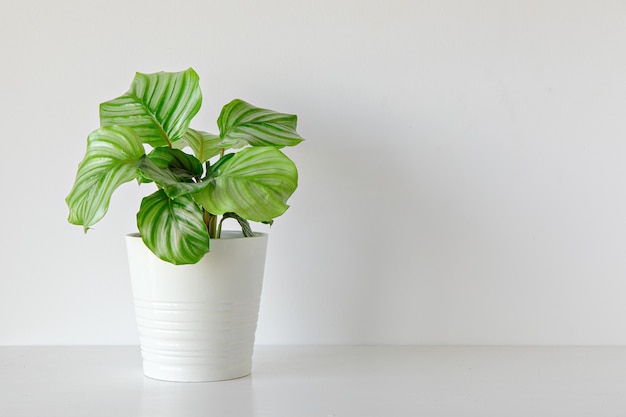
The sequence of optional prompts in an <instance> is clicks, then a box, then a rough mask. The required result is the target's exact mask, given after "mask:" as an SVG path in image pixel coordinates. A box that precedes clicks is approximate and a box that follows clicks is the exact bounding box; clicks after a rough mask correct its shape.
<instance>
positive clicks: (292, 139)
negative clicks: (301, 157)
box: [217, 99, 303, 148]
mask: <svg viewBox="0 0 626 417" xmlns="http://www.w3.org/2000/svg"><path fill="white" fill-rule="evenodd" d="M297 122H298V117H297V116H296V115H292V114H283V113H277V112H275V111H273V110H267V109H261V108H258V107H254V106H253V105H251V104H249V103H246V102H245V101H243V100H238V99H237V100H233V101H231V102H230V103H228V104H227V105H225V106H224V108H223V109H222V112H221V113H220V116H219V118H218V119H217V125H218V127H219V129H220V137H221V138H222V146H223V147H233V148H239V147H242V146H245V145H252V146H273V147H277V148H280V147H283V146H294V145H297V144H298V143H300V142H302V140H303V139H302V137H300V135H298V133H297V132H296V125H297Z"/></svg>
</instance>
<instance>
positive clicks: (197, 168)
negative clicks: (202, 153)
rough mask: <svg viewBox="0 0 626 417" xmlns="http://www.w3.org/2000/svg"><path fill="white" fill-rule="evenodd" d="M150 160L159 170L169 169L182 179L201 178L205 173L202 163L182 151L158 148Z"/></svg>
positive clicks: (152, 153)
mask: <svg viewBox="0 0 626 417" xmlns="http://www.w3.org/2000/svg"><path fill="white" fill-rule="evenodd" d="M148 158H150V160H151V161H152V162H154V163H155V164H156V166H157V167H159V168H168V169H170V170H171V171H172V172H173V173H174V174H176V175H177V176H178V177H180V178H181V179H187V180H189V179H191V178H200V177H201V176H202V173H203V172H204V168H203V167H202V163H201V162H200V161H199V160H198V159H196V158H195V157H194V156H192V155H189V154H186V153H185V152H183V151H181V150H180V149H172V148H168V147H162V148H156V149H154V150H152V152H150V153H149V154H148Z"/></svg>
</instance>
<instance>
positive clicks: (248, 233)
mask: <svg viewBox="0 0 626 417" xmlns="http://www.w3.org/2000/svg"><path fill="white" fill-rule="evenodd" d="M226 219H235V220H237V223H239V226H240V227H241V232H242V233H243V235H244V237H253V236H254V232H253V231H252V227H250V223H248V221H247V220H246V219H244V218H243V217H241V216H240V215H238V214H237V213H224V215H223V216H222V220H220V225H219V228H218V232H217V235H218V236H221V235H222V223H224V220H226Z"/></svg>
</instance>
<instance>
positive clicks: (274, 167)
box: [194, 147, 298, 222]
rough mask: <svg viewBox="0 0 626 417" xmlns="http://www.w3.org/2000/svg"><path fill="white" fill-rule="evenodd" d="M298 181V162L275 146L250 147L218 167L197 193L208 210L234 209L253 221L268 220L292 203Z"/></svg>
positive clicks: (228, 210) (195, 195)
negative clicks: (211, 177)
mask: <svg viewBox="0 0 626 417" xmlns="http://www.w3.org/2000/svg"><path fill="white" fill-rule="evenodd" d="M297 185H298V171H297V170H296V166H295V164H294V163H293V162H292V161H291V160H290V159H289V158H287V156H285V155H284V154H283V153H282V152H281V151H279V150H278V149H276V148H267V147H262V148H247V149H244V150H242V151H241V152H238V153H236V154H235V155H234V156H233V157H232V158H230V159H229V160H228V161H226V162H224V163H223V164H222V165H221V166H220V169H219V172H218V175H217V176H216V177H215V178H214V179H213V181H211V182H210V183H209V184H208V186H207V187H205V188H204V189H203V190H202V191H200V192H198V193H196V194H194V197H195V199H196V201H198V202H199V203H200V204H201V205H202V206H203V207H204V208H205V209H206V210H207V211H208V212H210V213H213V214H224V213H228V212H235V213H237V214H238V215H240V216H241V217H243V218H245V219H248V220H252V221H261V222H262V221H268V220H271V219H273V218H275V217H278V216H280V215H281V214H283V213H284V212H285V210H287V208H288V207H289V206H288V205H287V204H286V201H287V199H288V198H289V197H290V196H291V194H293V192H294V191H295V189H296V187H297Z"/></svg>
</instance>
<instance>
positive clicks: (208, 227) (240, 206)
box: [66, 68, 302, 264]
mask: <svg viewBox="0 0 626 417" xmlns="http://www.w3.org/2000/svg"><path fill="white" fill-rule="evenodd" d="M201 102H202V95H201V92H200V87H199V78H198V75H197V74H196V72H195V71H194V70H193V69H191V68H190V69H188V70H186V71H183V72H174V73H168V72H160V73H156V74H141V73H137V74H136V75H135V79H134V80H133V83H132V85H131V87H130V89H129V90H128V92H126V93H125V94H124V95H122V96H120V97H118V98H116V99H113V100H110V101H107V102H104V103H102V104H101V105H100V124H101V127H100V128H99V129H97V130H95V131H93V132H91V134H89V136H88V138H87V152H86V155H85V157H84V159H83V160H82V161H81V162H80V164H79V165H78V173H77V175H76V180H75V183H74V186H73V188H72V190H71V192H70V193H69V195H68V196H67V198H66V202H67V205H68V207H69V211H70V214H69V218H68V220H69V222H70V223H72V224H76V225H81V226H83V228H84V230H85V232H86V231H87V230H88V229H89V228H90V227H91V226H92V225H94V224H95V223H96V222H98V221H99V220H100V219H102V217H103V216H104V215H105V214H106V212H107V209H108V206H109V202H110V199H111V195H112V194H113V192H114V191H115V189H116V188H117V187H119V186H120V185H121V184H123V183H126V182H129V181H132V180H137V181H138V182H139V183H140V184H141V183H154V184H156V188H157V190H156V191H155V192H154V193H153V194H151V195H149V196H147V197H145V198H144V199H143V201H142V202H141V206H140V208H139V212H138V213H137V226H138V229H139V232H140V234H141V237H142V239H143V241H144V243H145V244H146V246H147V247H148V248H149V249H150V250H151V251H152V252H154V254H155V255H157V256H158V257H159V258H161V259H163V260H164V261H167V262H171V263H173V264H191V263H196V262H198V261H199V260H200V259H201V258H202V257H203V256H204V255H205V254H206V253H207V252H208V251H209V248H210V239H212V238H218V237H219V235H220V231H221V223H222V221H223V220H224V219H226V218H234V219H236V220H237V221H238V222H239V224H240V225H241V227H242V230H243V233H244V235H246V236H252V235H253V232H252V231H251V229H250V225H249V223H248V221H256V222H265V223H271V222H272V221H273V219H274V218H276V217H278V216H280V215H282V214H283V213H284V212H285V210H287V208H288V207H289V206H288V205H287V203H286V202H287V199H288V198H289V197H290V196H291V194H292V193H293V192H294V191H295V189H296V187H297V182H298V172H297V170H296V166H295V164H294V163H293V162H292V161H291V160H290V159H289V158H288V157H287V156H285V154H283V153H282V152H281V151H280V149H281V148H282V147H285V146H293V145H297V144H298V143H300V142H301V141H302V138H301V137H300V135H298V133H297V132H296V123H297V117H296V116H295V115H288V114H282V113H277V112H274V111H271V110H266V109H262V108H258V107H254V106H252V105H250V104H248V103H246V102H245V101H242V100H233V101H231V102H230V103H228V104H227V105H225V106H224V108H223V109H222V111H221V113H220V115H219V118H218V119H217V125H218V128H219V134H218V135H215V134H211V133H207V132H202V131H198V130H194V129H191V128H190V127H189V124H190V122H191V120H192V118H193V117H194V116H195V115H196V113H197V112H198V110H199V109H200V105H201ZM185 150H191V151H187V152H186V151H185Z"/></svg>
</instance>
